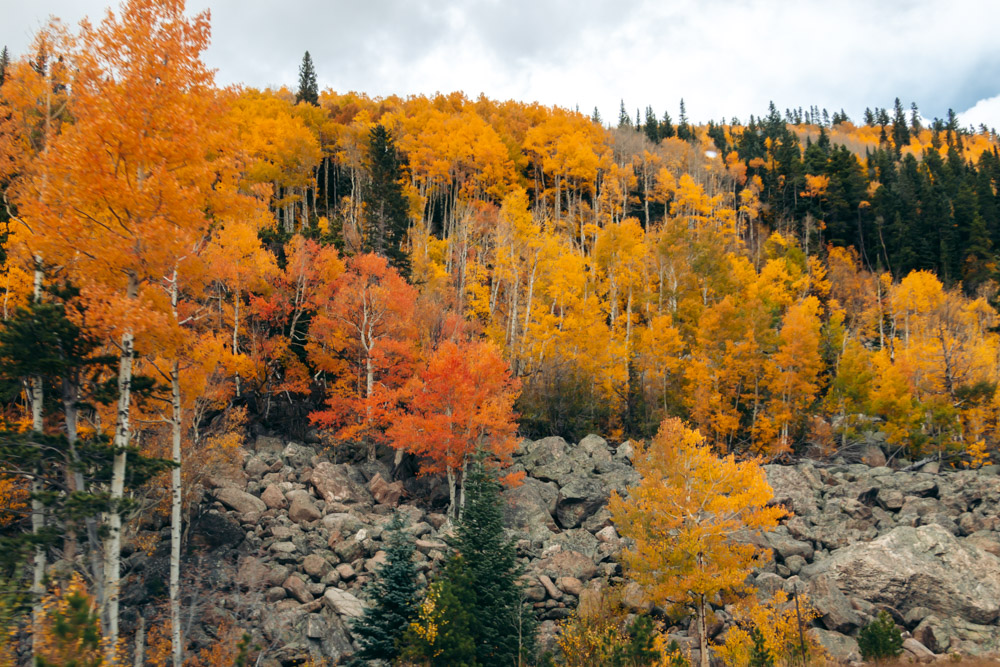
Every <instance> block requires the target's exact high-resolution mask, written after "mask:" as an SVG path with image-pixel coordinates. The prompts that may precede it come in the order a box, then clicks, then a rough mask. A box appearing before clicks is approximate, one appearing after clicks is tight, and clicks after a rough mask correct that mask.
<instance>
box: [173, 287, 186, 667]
mask: <svg viewBox="0 0 1000 667" xmlns="http://www.w3.org/2000/svg"><path fill="white" fill-rule="evenodd" d="M173 298H174V305H175V308H176V300H177V284H176V283H174V294H173ZM170 386H171V389H172V396H171V407H172V414H171V422H172V423H171V431H172V433H171V435H172V452H171V454H172V457H173V460H174V463H175V464H176V467H175V468H174V469H173V470H171V471H170V645H171V648H172V651H171V653H172V655H173V665H174V667H181V665H183V663H184V643H183V642H182V640H181V600H180V575H181V382H180V366H179V364H178V362H177V361H176V360H174V363H173V367H172V368H171V369H170Z"/></svg>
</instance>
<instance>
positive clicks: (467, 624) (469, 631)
mask: <svg viewBox="0 0 1000 667" xmlns="http://www.w3.org/2000/svg"><path fill="white" fill-rule="evenodd" d="M478 613H479V610H478V609H477V608H476V596H475V593H474V591H473V590H472V581H471V579H470V577H469V571H468V568H467V567H466V563H465V560H464V559H463V558H462V556H461V555H459V554H456V555H454V556H452V557H451V558H450V559H449V560H448V563H447V565H445V568H444V571H443V572H442V573H441V576H440V578H439V579H437V580H436V581H434V582H433V583H432V584H431V585H430V586H429V587H428V589H427V595H426V597H424V600H423V602H421V603H420V608H419V610H418V612H417V618H416V620H414V621H413V622H412V623H411V624H410V626H409V628H407V629H406V632H405V634H404V635H403V649H402V657H403V659H404V660H406V661H408V662H409V663H412V664H420V665H430V666H431V667H471V666H472V665H478V664H480V663H478V662H477V661H476V638H475V636H474V635H473V627H474V625H475V623H476V615H477V614H478ZM486 664H493V663H486Z"/></svg>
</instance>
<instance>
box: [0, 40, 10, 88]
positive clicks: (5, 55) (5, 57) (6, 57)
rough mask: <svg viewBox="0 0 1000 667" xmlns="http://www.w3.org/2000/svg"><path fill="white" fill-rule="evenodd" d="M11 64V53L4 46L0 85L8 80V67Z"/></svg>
mask: <svg viewBox="0 0 1000 667" xmlns="http://www.w3.org/2000/svg"><path fill="white" fill-rule="evenodd" d="M9 65H10V53H8V52H7V47H6V46H4V47H3V51H0V86H2V85H3V82H4V81H6V80H7V67H8V66H9Z"/></svg>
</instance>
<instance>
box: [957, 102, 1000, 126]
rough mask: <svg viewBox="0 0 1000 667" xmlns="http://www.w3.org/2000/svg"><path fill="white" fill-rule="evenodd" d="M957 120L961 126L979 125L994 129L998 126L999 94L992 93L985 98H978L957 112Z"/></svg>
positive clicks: (999, 120)
mask: <svg viewBox="0 0 1000 667" xmlns="http://www.w3.org/2000/svg"><path fill="white" fill-rule="evenodd" d="M958 120H959V122H960V123H961V124H962V126H963V127H965V126H968V125H972V126H973V127H975V128H977V129H978V128H979V126H980V125H985V126H986V127H989V128H992V129H996V128H1000V95H994V96H993V97H989V98H987V99H985V100H979V101H978V102H976V103H975V105H973V106H972V108H970V109H966V110H965V111H963V112H962V113H960V114H958Z"/></svg>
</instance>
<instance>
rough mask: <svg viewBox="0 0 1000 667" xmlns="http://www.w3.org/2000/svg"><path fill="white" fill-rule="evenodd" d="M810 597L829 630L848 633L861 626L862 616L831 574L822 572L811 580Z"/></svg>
mask: <svg viewBox="0 0 1000 667" xmlns="http://www.w3.org/2000/svg"><path fill="white" fill-rule="evenodd" d="M809 599H810V601H811V602H812V604H813V607H814V608H815V609H816V611H817V612H818V613H819V615H820V620H821V621H822V622H823V625H824V626H826V629H827V630H833V631H834V632H840V633H848V632H850V631H851V630H853V629H854V628H860V627H861V625H862V621H861V617H860V616H858V614H857V612H855V611H854V609H853V608H852V607H851V603H850V601H848V599H847V596H845V595H844V593H843V592H842V591H841V590H840V588H839V587H838V586H837V582H836V581H835V580H834V578H833V577H832V576H831V575H829V574H821V575H819V576H818V577H815V578H813V579H812V581H810V582H809Z"/></svg>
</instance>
